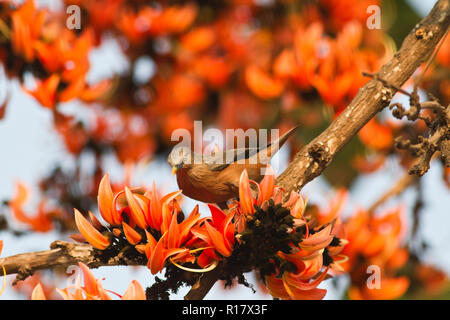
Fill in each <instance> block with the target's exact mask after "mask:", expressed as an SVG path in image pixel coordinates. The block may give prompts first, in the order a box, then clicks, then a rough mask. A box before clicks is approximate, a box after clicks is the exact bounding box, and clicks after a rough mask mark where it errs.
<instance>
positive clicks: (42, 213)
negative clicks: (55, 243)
mask: <svg viewBox="0 0 450 320" xmlns="http://www.w3.org/2000/svg"><path fill="white" fill-rule="evenodd" d="M28 193H29V192H28V190H27V187H26V186H25V185H24V184H22V183H21V182H18V183H17V185H16V192H15V194H14V196H13V198H12V199H11V200H10V201H9V207H10V208H11V210H12V212H13V214H14V217H15V218H16V219H17V221H19V222H21V223H24V224H26V225H28V226H29V227H30V228H31V229H32V230H34V231H39V232H47V231H49V230H51V229H52V228H53V222H52V220H51V215H52V214H55V215H56V214H58V209H50V208H47V205H46V201H45V199H44V200H42V201H41V202H40V203H39V207H38V212H37V214H36V215H35V216H34V217H30V216H28V215H27V214H26V213H25V212H24V211H23V209H22V207H23V206H24V204H25V203H26V202H27V199H28Z"/></svg>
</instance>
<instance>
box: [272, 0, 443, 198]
mask: <svg viewBox="0 0 450 320" xmlns="http://www.w3.org/2000/svg"><path fill="white" fill-rule="evenodd" d="M449 24H450V1H449V0H440V1H438V2H437V3H436V4H435V6H434V7H433V9H432V10H431V12H430V13H429V15H428V16H427V17H425V18H424V19H423V20H422V21H421V22H420V23H419V24H418V25H417V26H416V27H415V28H414V29H413V30H412V31H411V32H410V33H409V35H408V36H407V37H406V38H405V40H404V41H403V44H402V46H401V48H400V50H399V51H398V52H397V53H396V54H395V55H394V57H393V58H392V59H391V60H390V61H389V62H388V63H387V64H385V65H384V66H383V67H382V68H381V70H380V71H379V73H378V76H379V77H380V78H382V79H384V80H385V81H386V82H388V83H391V84H393V85H394V86H396V87H401V86H402V85H403V83H404V82H405V81H406V80H408V79H409V78H410V77H411V75H412V74H413V73H414V71H415V70H416V69H417V68H418V67H419V66H420V64H421V63H423V62H425V61H426V60H427V59H428V57H429V56H430V55H431V54H432V53H433V51H434V49H435V47H436V45H437V44H438V43H439V41H440V40H441V38H442V37H443V35H444V34H445V32H446V31H447V29H448V27H449ZM394 94H395V89H393V88H388V87H384V86H383V83H382V82H380V81H378V80H376V79H372V80H370V81H369V82H368V83H367V84H366V85H365V86H363V87H362V88H361V89H360V90H359V92H358V94H357V95H356V97H355V98H354V99H353V101H352V102H351V103H350V105H349V106H348V107H347V108H346V109H345V110H344V111H343V112H342V113H341V114H340V115H339V117H337V118H336V119H335V120H334V121H333V122H332V123H331V125H330V126H329V127H328V128H327V129H326V130H325V131H323V132H322V134H320V135H319V136H318V137H316V138H315V139H314V140H313V141H311V142H310V143H309V144H308V145H306V146H305V147H304V148H302V149H301V150H300V151H299V152H298V153H297V154H296V155H295V157H294V160H293V161H292V162H291V164H290V165H289V167H288V168H287V169H286V170H285V171H284V172H283V173H282V174H281V175H280V176H279V177H278V179H277V184H278V185H279V186H281V187H283V188H284V189H286V190H287V191H288V192H287V194H289V193H290V191H292V190H294V191H300V189H301V188H302V187H303V186H304V185H305V184H306V183H308V182H309V181H311V180H313V179H314V178H315V177H317V176H319V175H320V174H321V173H322V172H323V171H324V170H325V169H326V168H327V167H328V165H329V164H330V163H331V161H332V160H333V159H334V157H335V156H336V154H337V153H338V152H339V151H340V150H341V149H342V148H343V147H344V146H345V145H346V144H347V143H348V142H349V141H350V140H351V139H352V138H353V136H355V135H356V133H357V132H358V131H359V130H360V129H361V128H362V127H363V126H364V125H365V124H366V123H367V122H368V121H369V120H370V119H372V118H373V117H374V116H375V115H376V114H377V113H378V112H380V111H381V110H382V109H383V108H384V107H386V106H387V105H388V104H389V102H390V100H391V98H392V96H393V95H394Z"/></svg>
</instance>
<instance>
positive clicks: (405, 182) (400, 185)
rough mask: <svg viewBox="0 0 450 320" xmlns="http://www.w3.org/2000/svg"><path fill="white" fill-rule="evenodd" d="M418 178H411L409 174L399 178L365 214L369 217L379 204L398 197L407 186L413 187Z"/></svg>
mask: <svg viewBox="0 0 450 320" xmlns="http://www.w3.org/2000/svg"><path fill="white" fill-rule="evenodd" d="M417 180H418V178H417V177H416V176H412V175H410V174H405V175H404V176H403V177H401V178H400V179H399V180H398V181H397V183H396V184H394V186H393V187H392V188H391V189H389V190H388V191H386V192H385V193H384V194H383V195H382V196H381V197H380V198H379V199H378V200H377V201H375V202H374V203H373V204H372V205H371V206H370V208H369V209H368V210H367V212H368V213H369V214H370V215H371V214H373V213H374V212H375V209H376V208H378V207H379V206H380V205H381V204H383V203H384V202H386V201H387V200H388V199H390V198H392V197H395V196H398V195H399V194H401V193H402V192H403V191H405V190H406V189H407V188H408V187H409V186H411V185H413V184H414V183H415V182H417Z"/></svg>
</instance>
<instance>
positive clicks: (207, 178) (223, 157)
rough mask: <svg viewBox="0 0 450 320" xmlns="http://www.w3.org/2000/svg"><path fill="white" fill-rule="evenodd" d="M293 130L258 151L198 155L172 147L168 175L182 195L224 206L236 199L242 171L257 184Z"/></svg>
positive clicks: (244, 150) (186, 149)
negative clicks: (230, 200)
mask: <svg viewBox="0 0 450 320" xmlns="http://www.w3.org/2000/svg"><path fill="white" fill-rule="evenodd" d="M297 128H298V126H296V127H294V128H292V129H290V130H289V131H288V132H286V133H285V134H283V135H282V136H281V137H279V138H278V139H277V140H275V141H272V142H271V143H269V144H267V145H266V146H263V147H258V148H240V149H229V150H226V151H225V152H214V153H212V154H211V155H200V154H196V153H194V152H192V151H191V150H190V149H188V148H183V147H175V148H174V149H173V150H172V151H171V153H170V155H169V159H168V162H169V164H170V166H171V167H172V174H176V175H177V183H178V187H179V188H180V189H181V190H182V193H183V194H184V195H186V196H188V197H189V198H192V199H195V200H199V201H202V202H207V203H219V204H224V203H226V201H227V200H229V199H231V198H235V197H236V196H238V194H239V178H240V176H241V173H242V171H243V170H244V169H247V173H248V176H249V179H251V180H254V181H256V182H260V181H261V179H262V178H263V173H264V171H263V170H264V169H265V168H266V166H267V164H269V162H270V159H271V158H272V157H273V155H274V154H275V153H276V152H277V151H278V150H279V149H280V148H281V146H282V145H283V144H284V143H285V142H286V140H287V139H288V138H289V137H290V136H291V135H292V134H293V133H294V132H295V130H297ZM198 159H200V160H198ZM194 160H197V161H194Z"/></svg>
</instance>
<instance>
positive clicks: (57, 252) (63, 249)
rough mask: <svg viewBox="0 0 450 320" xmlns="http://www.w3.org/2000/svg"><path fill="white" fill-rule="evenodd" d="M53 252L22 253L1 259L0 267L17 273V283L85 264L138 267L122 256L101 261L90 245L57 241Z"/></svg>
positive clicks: (91, 265)
mask: <svg viewBox="0 0 450 320" xmlns="http://www.w3.org/2000/svg"><path fill="white" fill-rule="evenodd" d="M50 248H51V250H46V251H39V252H31V253H22V254H17V255H15V256H10V257H6V258H0V266H4V267H5V270H6V274H15V273H17V278H16V281H20V280H23V279H25V278H27V277H28V276H29V275H31V274H33V273H34V272H35V271H36V270H41V269H54V268H67V267H68V266H71V265H76V264H78V262H83V263H84V264H86V265H87V266H88V267H90V268H98V267H100V266H104V265H108V266H117V265H138V263H137V262H136V261H133V260H130V259H127V258H126V257H125V256H122V255H121V254H119V255H117V256H115V257H112V258H110V259H109V260H108V261H106V262H105V261H101V260H100V259H99V258H98V255H96V254H95V249H94V248H93V247H92V246H91V245H88V244H78V243H71V242H65V241H55V242H53V243H52V244H51V245H50Z"/></svg>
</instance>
